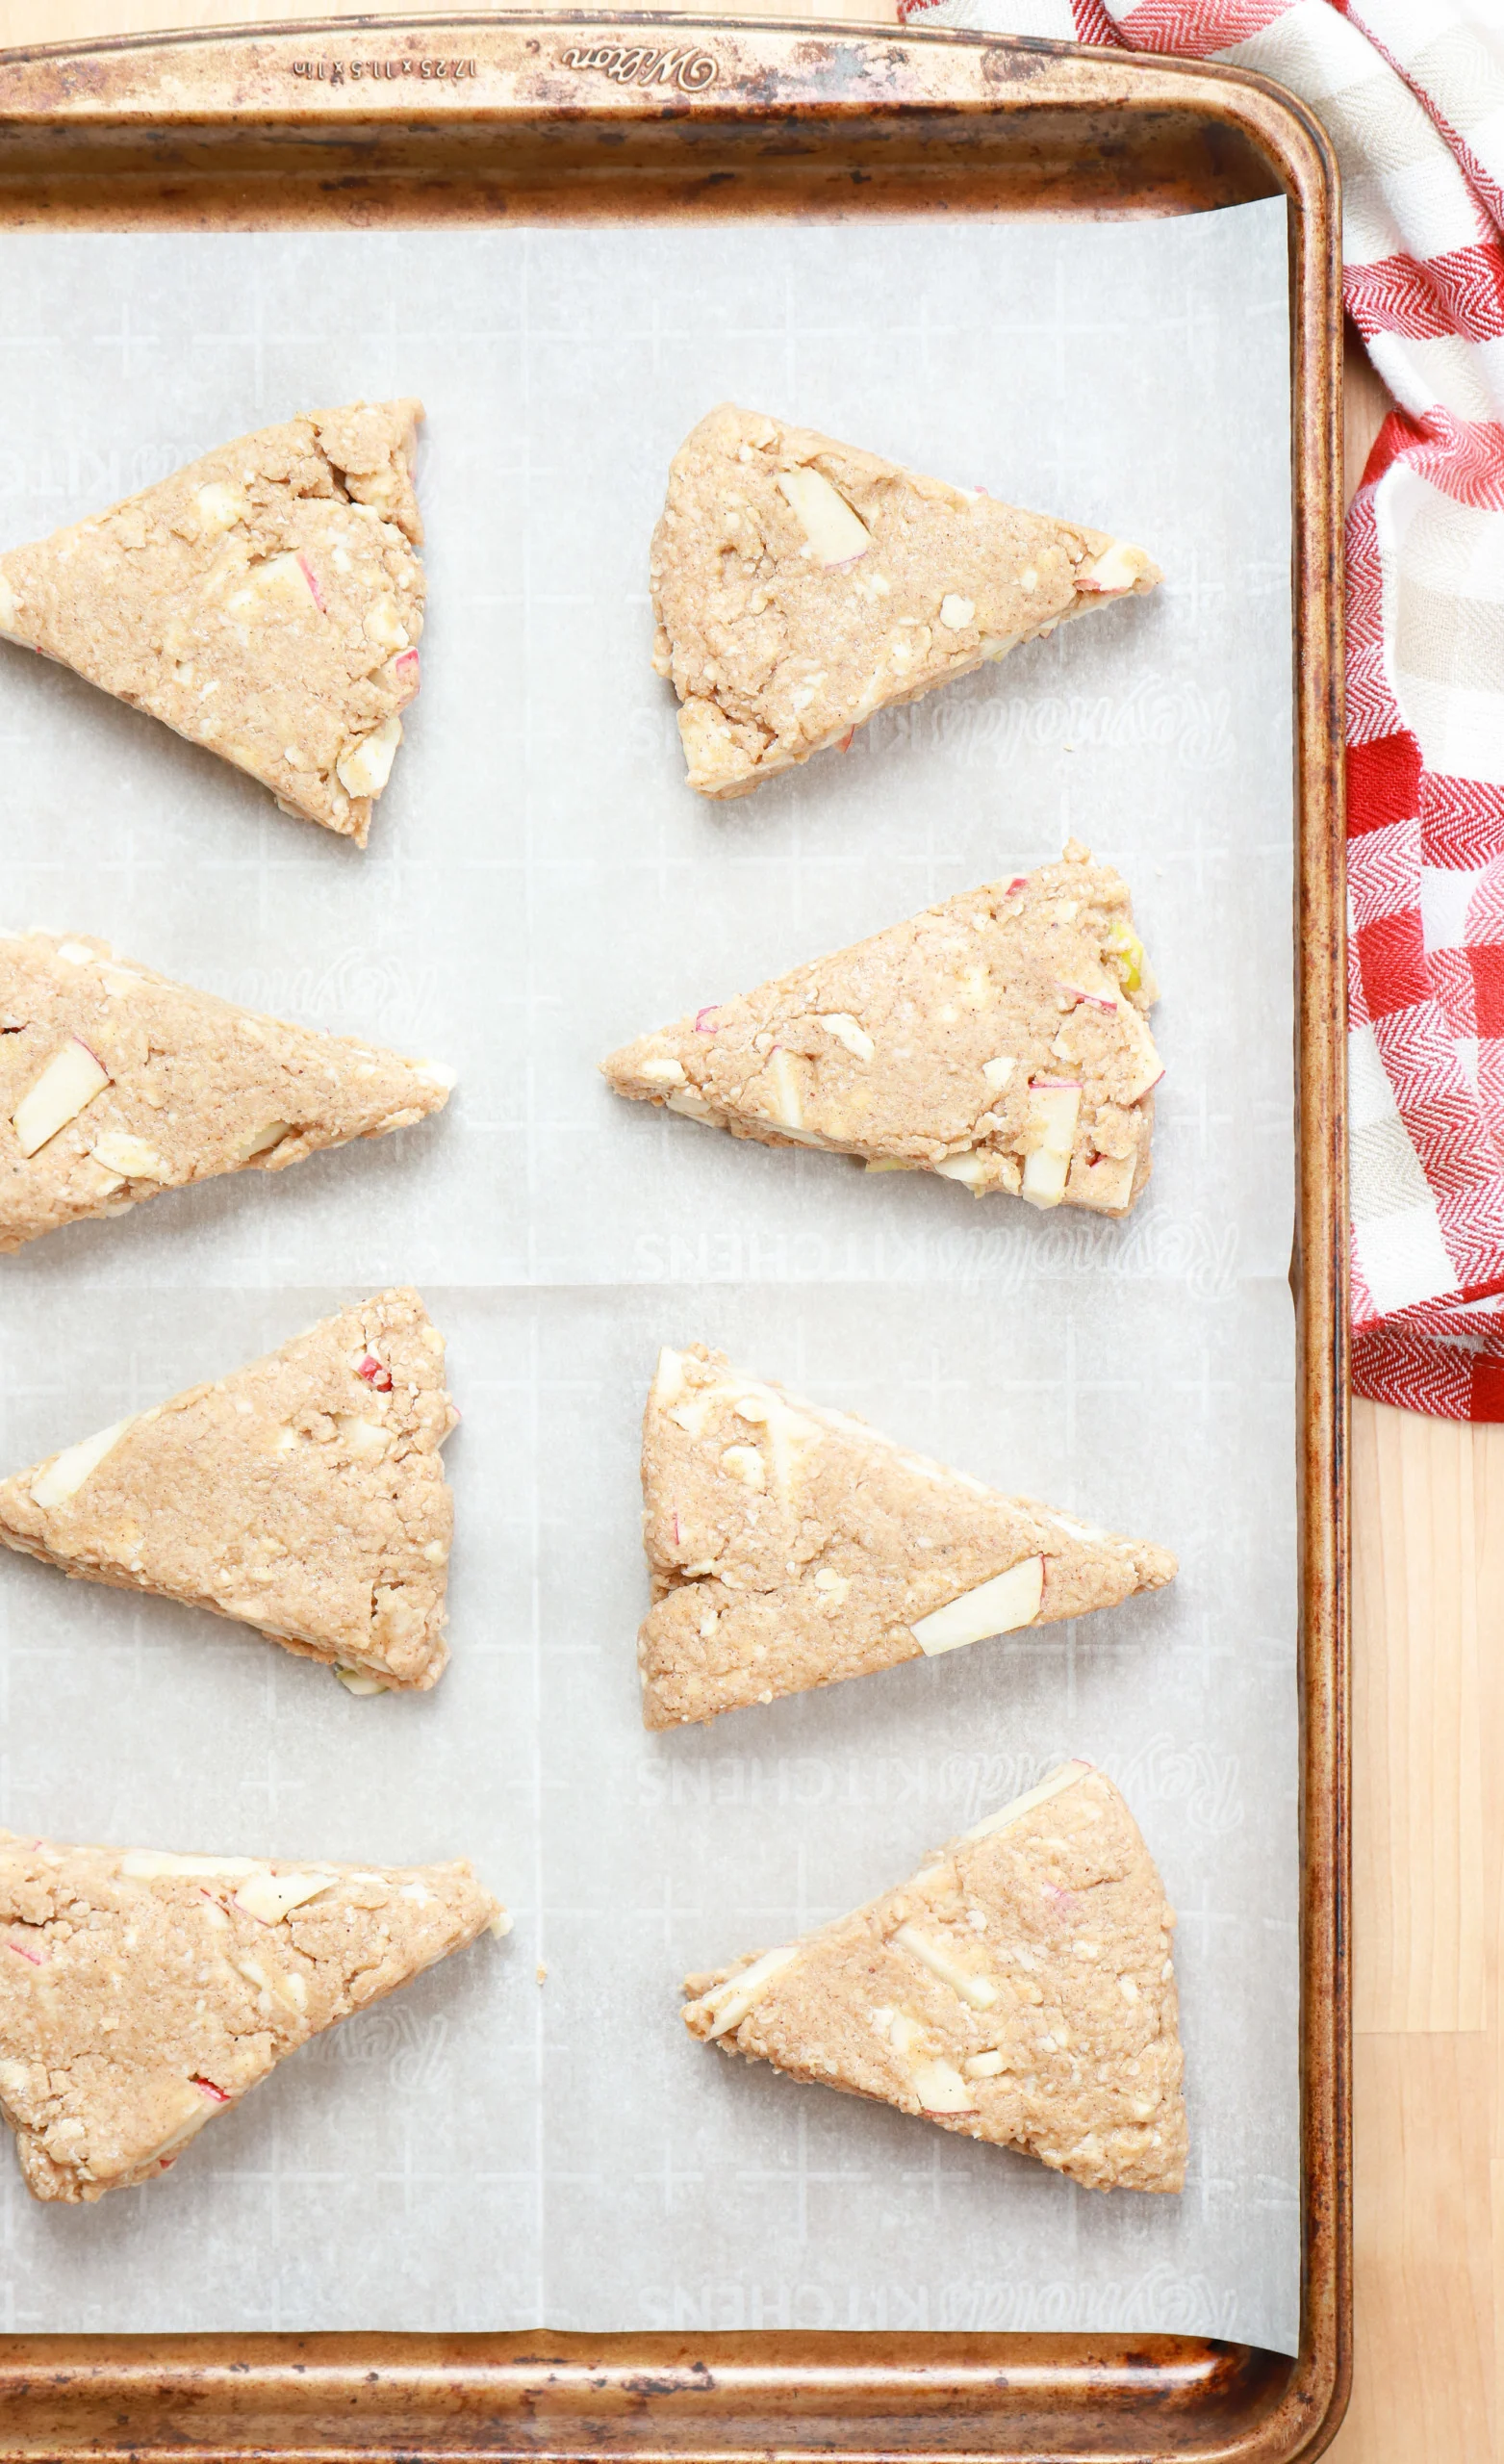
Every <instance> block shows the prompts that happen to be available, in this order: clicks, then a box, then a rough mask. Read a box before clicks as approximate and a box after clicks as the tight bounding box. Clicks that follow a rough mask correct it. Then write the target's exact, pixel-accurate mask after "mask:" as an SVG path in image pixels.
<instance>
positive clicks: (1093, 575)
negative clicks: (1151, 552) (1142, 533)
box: [1076, 539, 1149, 593]
mask: <svg viewBox="0 0 1504 2464" xmlns="http://www.w3.org/2000/svg"><path fill="white" fill-rule="evenodd" d="M1148 563H1149V559H1148V557H1147V556H1146V554H1145V553H1144V551H1143V550H1142V548H1134V546H1132V545H1131V543H1130V542H1129V541H1128V540H1127V539H1114V540H1113V542H1112V545H1111V547H1110V548H1106V549H1104V551H1103V552H1102V554H1101V555H1100V556H1099V557H1098V558H1097V560H1096V562H1095V564H1090V565H1083V567H1082V569H1081V572H1080V573H1079V574H1078V575H1077V577H1076V587H1077V589H1078V590H1094V591H1102V592H1107V593H1110V592H1112V591H1119V590H1132V589H1133V586H1134V582H1135V581H1136V580H1137V579H1138V577H1139V575H1140V574H1141V573H1143V572H1144V571H1145V570H1146V568H1147V566H1148Z"/></svg>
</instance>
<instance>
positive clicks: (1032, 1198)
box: [1021, 1078, 1081, 1206]
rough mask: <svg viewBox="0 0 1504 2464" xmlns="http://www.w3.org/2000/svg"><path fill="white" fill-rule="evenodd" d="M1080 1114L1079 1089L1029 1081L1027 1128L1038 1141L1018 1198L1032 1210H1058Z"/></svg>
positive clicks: (1026, 1163)
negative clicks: (1024, 1199) (1020, 1196)
mask: <svg viewBox="0 0 1504 2464" xmlns="http://www.w3.org/2000/svg"><path fill="white" fill-rule="evenodd" d="M1080 1113H1081V1088H1080V1085H1079V1084H1073V1083H1072V1082H1070V1081H1068V1080H1065V1079H1039V1078H1034V1079H1032V1080H1031V1081H1030V1087H1029V1127H1030V1129H1031V1131H1032V1132H1034V1133H1035V1134H1036V1137H1037V1143H1036V1144H1035V1146H1034V1148H1033V1151H1032V1154H1029V1155H1026V1157H1025V1158H1024V1181H1023V1190H1022V1193H1021V1194H1022V1195H1023V1196H1025V1197H1026V1198H1028V1200H1029V1202H1030V1204H1031V1205H1032V1206H1058V1205H1059V1202H1060V1200H1061V1198H1062V1197H1063V1196H1064V1194H1065V1177H1066V1174H1067V1173H1068V1172H1069V1170H1070V1163H1071V1150H1072V1148H1073V1147H1074V1145H1075V1142H1076V1122H1077V1119H1078V1117H1079V1116H1080Z"/></svg>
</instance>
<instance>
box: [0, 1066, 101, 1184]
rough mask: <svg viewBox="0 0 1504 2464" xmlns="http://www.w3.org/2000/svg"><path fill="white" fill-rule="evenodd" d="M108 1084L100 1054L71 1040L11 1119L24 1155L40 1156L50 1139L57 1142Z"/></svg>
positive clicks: (24, 1097) (24, 1098) (43, 1073)
mask: <svg viewBox="0 0 1504 2464" xmlns="http://www.w3.org/2000/svg"><path fill="white" fill-rule="evenodd" d="M109 1084H110V1072H109V1070H108V1069H107V1068H106V1067H105V1065H104V1063H103V1062H102V1061H101V1060H100V1059H99V1056H98V1055H97V1053H92V1052H90V1051H89V1046H88V1044H87V1043H83V1042H81V1041H80V1040H79V1038H78V1037H77V1036H70V1037H69V1038H68V1040H67V1042H66V1043H65V1044H62V1045H60V1046H59V1048H58V1050H57V1051H56V1052H55V1053H54V1054H53V1056H52V1059H51V1060H50V1061H49V1062H48V1064H47V1066H46V1068H45V1069H44V1070H43V1071H42V1073H41V1076H40V1077H39V1078H38V1080H37V1081H36V1083H35V1085H33V1086H31V1087H29V1088H28V1089H27V1091H26V1093H25V1094H24V1095H23V1096H22V1097H21V1100H20V1102H19V1103H18V1104H17V1105H16V1107H15V1110H14V1112H13V1114H12V1115H11V1124H12V1127H13V1129H14V1131H15V1135H16V1137H17V1138H18V1139H19V1141H20V1143H21V1153H22V1154H23V1155H27V1156H31V1155H35V1154H37V1153H38V1150H39V1149H40V1148H41V1147H43V1146H45V1145H46V1143H47V1141H48V1139H49V1138H56V1136H57V1134H58V1132H59V1130H60V1129H65V1128H66V1127H67V1124H68V1122H69V1121H70V1120H76V1119H77V1118H78V1116H79V1114H80V1113H81V1112H82V1111H83V1109H84V1106H85V1105H86V1104H89V1103H92V1101H93V1099H94V1097H95V1096H96V1095H97V1094H98V1092H99V1091H100V1089H101V1088H102V1087H108V1086H109Z"/></svg>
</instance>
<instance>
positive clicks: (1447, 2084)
mask: <svg viewBox="0 0 1504 2464" xmlns="http://www.w3.org/2000/svg"><path fill="white" fill-rule="evenodd" d="M660 5H661V0H660ZM413 13H416V12H414V11H412V10H410V9H408V8H404V7H398V6H396V5H395V0H391V4H389V5H384V4H383V0H316V5H308V0H0V45H5V46H9V45H12V44H23V43H32V42H63V41H70V40H83V39H88V38H89V37H92V36H99V35H118V34H143V33H152V32H162V31H166V30H167V29H170V28H176V27H181V26H183V25H184V24H185V23H191V25H193V26H195V27H199V28H210V27H218V26H230V25H240V24H244V23H245V22H246V21H247V20H249V19H252V18H256V19H259V20H261V21H263V22H267V21H278V22H285V21H289V20H292V19H294V18H296V17H299V16H306V15H318V16H319V17H323V18H330V17H343V16H347V17H352V18H354V17H363V18H367V19H370V18H371V17H378V16H382V15H388V16H391V15H409V14H413ZM735 13H736V14H738V15H748V16H751V15H767V16H788V15H794V14H797V13H799V11H798V10H797V8H796V7H795V6H794V5H793V0H737V7H736V10H735ZM820 14H821V15H822V16H824V17H826V18H840V19H843V20H847V21H854V22H866V23H868V24H871V23H873V22H875V21H876V22H879V23H886V22H887V21H888V20H889V17H890V15H891V8H890V6H889V5H887V0H824V5H823V7H822V9H821V11H820ZM1385 408H1386V399H1385V397H1384V394H1383V390H1382V388H1381V387H1380V386H1379V385H1378V383H1377V381H1376V379H1374V378H1373V376H1372V375H1371V373H1370V372H1369V370H1368V367H1367V363H1366V361H1365V360H1364V358H1363V355H1362V352H1361V350H1359V349H1358V348H1357V347H1356V346H1355V347H1352V348H1350V350H1349V352H1348V360H1347V398H1346V434H1347V465H1348V480H1349V487H1350V488H1351V486H1353V485H1355V484H1356V481H1357V477H1358V475H1359V474H1360V472H1361V470H1362V467H1363V461H1364V456H1365V454H1366V451H1367V449H1368V446H1369V444H1370V442H1371V440H1372V438H1373V435H1374V434H1375V432H1376V430H1377V428H1378V426H1379V424H1380V421H1381V420H1382V418H1383V416H1384V411H1385ZM1353 1479H1354V1514H1353V1522H1354V1542H1355V1557H1356V1564H1355V1570H1354V1574H1355V1579H1354V1607H1355V1634H1354V1670H1355V1702H1354V1720H1353V1734H1354V1742H1355V1758H1356V1772H1355V1843H1354V1934H1355V1945H1356V1977H1357V1988H1356V2003H1355V2019H1356V2027H1357V2047H1356V2092H1357V2183H1356V2204H1357V2370H1356V2375H1355V2382H1354V2393H1353V2401H1352V2407H1351V2410H1350V2412H1349V2414H1348V2417H1347V2420H1346V2422H1345V2424H1344V2425H1343V2427H1342V2428H1341V2430H1340V2431H1339V2432H1338V2438H1337V2441H1336V2444H1335V2446H1334V2447H1333V2449H1332V2450H1331V2452H1332V2455H1333V2456H1334V2458H1336V2459H1338V2464H1453V2459H1458V2464H1464V2460H1465V2459H1466V2464H1490V2460H1491V2459H1494V2460H1495V2464H1504V2438H1501V2433H1504V2410H1501V2399H1504V2389H1501V2387H1500V2385H1499V2379H1498V2359H1499V2358H1504V2342H1501V2338H1504V2015H1501V2007H1500V1977H1501V1968H1504V1962H1501V1951H1504V1940H1501V1933H1504V1925H1501V1918H1504V1806H1501V1805H1500V1804H1499V1801H1498V1799H1497V1798H1496V1796H1495V1794H1494V1792H1493V1790H1492V1788H1491V1784H1490V1779H1489V1774H1490V1771H1491V1767H1492V1765H1493V1762H1494V1760H1495V1758H1496V1756H1497V1755H1498V1752H1499V1749H1500V1747H1501V1746H1504V1426H1500V1427H1492V1428H1477V1429H1474V1428H1460V1427H1457V1426H1455V1425H1453V1424H1448V1423H1445V1422H1437V1421H1425V1420H1420V1419H1417V1418H1415V1416H1413V1415H1411V1414H1409V1413H1404V1412H1395V1411H1389V1410H1387V1409H1385V1408H1384V1407H1383V1406H1380V1405H1376V1404H1371V1403H1364V1402H1360V1403H1359V1404H1358V1405H1357V1406H1356V1407H1355V1410H1354V1415H1353ZM1496 2356H1497V2357H1498V2358H1496Z"/></svg>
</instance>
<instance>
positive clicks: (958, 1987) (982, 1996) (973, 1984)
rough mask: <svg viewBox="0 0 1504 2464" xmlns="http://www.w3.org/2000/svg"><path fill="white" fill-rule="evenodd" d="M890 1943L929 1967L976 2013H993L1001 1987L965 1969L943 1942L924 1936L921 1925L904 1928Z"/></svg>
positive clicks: (932, 1974)
mask: <svg viewBox="0 0 1504 2464" xmlns="http://www.w3.org/2000/svg"><path fill="white" fill-rule="evenodd" d="M889 1941H890V1943H891V1944H892V1945H893V1946H894V1947H896V1948H897V1949H899V1950H901V1951H907V1952H908V1953H909V1955H910V1957H911V1958H913V1959H916V1960H918V1962H919V1963H920V1965H921V1967H927V1968H928V1969H929V1970H930V1975H931V1976H937V1977H938V1978H939V1980H940V1982H941V1984H942V1985H948V1986H949V1987H950V1989H951V1990H952V1992H953V1993H958V1994H959V1995H960V1997H961V2000H962V2001H963V2002H969V2003H970V2004H971V2007H972V2009H973V2010H974V2011H990V2010H991V2008H992V2005H993V2003H994V2002H995V2001H996V2000H997V1998H998V1989H997V1987H996V1986H995V1985H994V1984H992V1983H991V1982H990V1980H989V1979H988V1978H987V1977H984V1976H979V1975H978V1974H977V1973H976V1970H975V1969H974V1968H969V1967H962V1965H961V1963H960V1962H959V1961H958V1960H953V1959H952V1957H951V1954H950V1952H949V1951H948V1950H947V1949H946V1947H945V1944H944V1943H943V1942H937V1941H935V1940H934V1939H933V1938H932V1936H930V1935H929V1934H922V1933H921V1932H920V1930H919V1928H918V1926H917V1925H901V1926H900V1927H899V1929H898V1932H897V1933H896V1934H893V1935H890V1937H889Z"/></svg>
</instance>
